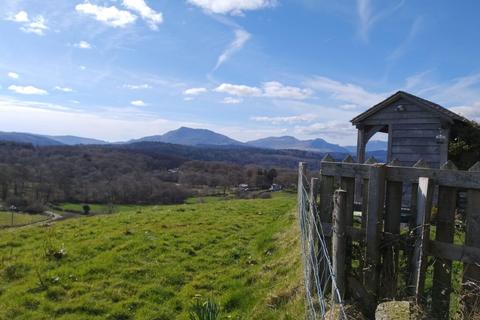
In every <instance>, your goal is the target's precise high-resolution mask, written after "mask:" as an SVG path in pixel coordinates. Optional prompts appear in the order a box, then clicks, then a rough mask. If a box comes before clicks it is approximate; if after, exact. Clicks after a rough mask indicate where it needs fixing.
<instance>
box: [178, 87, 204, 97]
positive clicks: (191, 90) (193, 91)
mask: <svg viewBox="0 0 480 320" xmlns="http://www.w3.org/2000/svg"><path fill="white" fill-rule="evenodd" d="M206 92H208V90H207V88H189V89H186V90H184V91H183V94H184V95H186V96H198V95H199V94H202V93H206Z"/></svg>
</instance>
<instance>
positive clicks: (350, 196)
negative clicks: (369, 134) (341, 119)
mask: <svg viewBox="0 0 480 320" xmlns="http://www.w3.org/2000/svg"><path fill="white" fill-rule="evenodd" d="M343 163H354V161H353V158H352V156H350V155H349V156H347V157H346V158H345V159H344V160H343ZM340 188H341V189H342V190H345V191H346V192H347V194H346V197H345V201H346V203H347V204H346V212H347V213H346V218H345V225H346V226H347V227H353V211H354V210H353V206H354V202H355V178H347V177H341V180H340ZM352 254H353V253H352V239H351V237H350V236H348V234H347V247H346V251H345V267H346V269H345V270H346V271H345V272H346V273H347V275H349V274H350V272H351V270H352ZM347 288H348V286H347ZM345 294H346V295H348V293H345Z"/></svg>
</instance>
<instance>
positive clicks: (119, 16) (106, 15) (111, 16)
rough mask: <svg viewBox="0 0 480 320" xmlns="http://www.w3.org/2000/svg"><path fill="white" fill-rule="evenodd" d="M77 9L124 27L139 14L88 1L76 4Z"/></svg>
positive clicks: (112, 25) (107, 22) (115, 26)
mask: <svg viewBox="0 0 480 320" xmlns="http://www.w3.org/2000/svg"><path fill="white" fill-rule="evenodd" d="M75 10H76V11H77V12H79V13H81V14H85V15H88V16H91V17H93V18H94V19H95V20H97V21H101V22H103V23H105V24H106V25H109V26H111V27H114V28H124V27H126V26H127V25H129V24H132V23H134V22H135V20H137V16H136V15H134V14H132V13H131V12H130V11H126V10H120V9H118V8H117V7H115V6H110V7H103V6H97V5H95V4H91V3H90V2H88V1H86V2H84V3H81V4H77V5H76V6H75Z"/></svg>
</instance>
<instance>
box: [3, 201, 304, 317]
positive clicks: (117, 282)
mask: <svg viewBox="0 0 480 320" xmlns="http://www.w3.org/2000/svg"><path fill="white" fill-rule="evenodd" d="M294 205H295V201H294V197H293V196H292V195H285V194H280V195H278V196H276V197H275V198H274V199H265V200H232V201H219V202H210V203H204V204H189V205H179V206H161V207H160V206H159V207H144V208H142V209H141V211H138V210H133V209H130V210H129V209H127V210H126V211H122V212H121V213H119V214H114V215H108V216H96V217H88V218H80V219H72V220H67V221H63V222H58V223H56V224H55V225H54V226H52V227H30V228H22V229H17V230H5V231H2V232H1V234H0V277H1V278H0V280H1V281H0V319H14V318H15V319H52V318H55V319H158V320H160V319H188V313H187V311H188V307H189V305H190V304H191V302H192V298H194V297H195V296H196V295H200V296H201V297H202V298H206V297H213V298H214V299H215V300H216V301H217V302H218V303H219V304H220V305H221V306H222V309H223V317H222V319H224V318H225V319H226V318H227V316H231V318H229V319H238V318H240V319H300V318H302V317H303V311H304V306H303V304H302V293H301V280H300V279H301V266H300V258H299V251H298V248H299V245H298V242H297V240H296V239H297V238H298V230H297V225H296V221H295V216H294V213H293V210H294ZM62 244H63V247H64V248H65V250H66V252H67V254H66V256H64V257H63V258H61V259H59V260H56V259H47V258H46V257H45V254H44V247H45V246H46V247H52V248H55V249H60V248H61V247H62ZM40 282H43V283H44V286H42V285H40Z"/></svg>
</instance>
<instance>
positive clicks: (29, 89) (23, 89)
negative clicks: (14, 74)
mask: <svg viewBox="0 0 480 320" xmlns="http://www.w3.org/2000/svg"><path fill="white" fill-rule="evenodd" d="M8 90H10V91H13V92H15V93H18V94H27V95H33V94H36V95H46V94H48V92H47V91H46V90H43V89H39V88H36V87H33V86H16V85H11V86H9V87H8Z"/></svg>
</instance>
